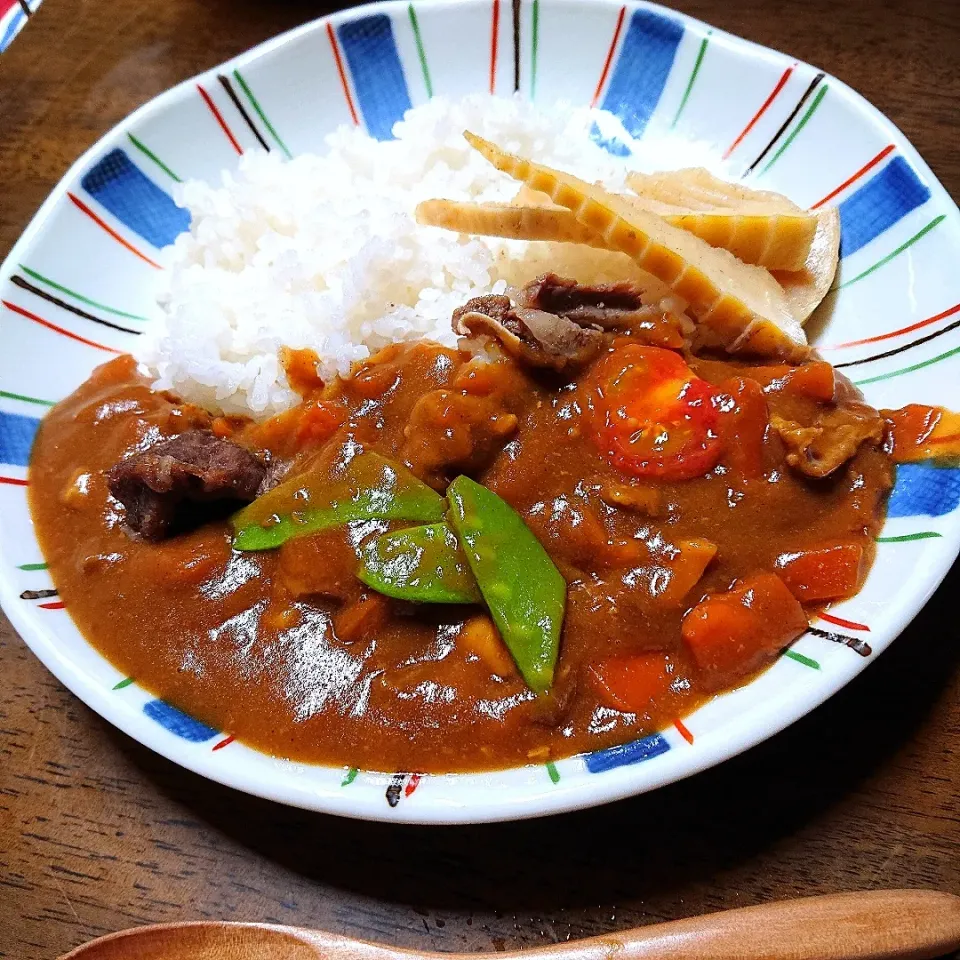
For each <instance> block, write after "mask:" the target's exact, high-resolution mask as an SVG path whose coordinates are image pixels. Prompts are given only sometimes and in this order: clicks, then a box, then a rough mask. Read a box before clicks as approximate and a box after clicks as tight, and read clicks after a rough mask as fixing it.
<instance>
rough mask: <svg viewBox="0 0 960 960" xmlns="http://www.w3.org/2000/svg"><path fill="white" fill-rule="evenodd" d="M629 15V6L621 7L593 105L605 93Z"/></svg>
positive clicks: (593, 105) (592, 105)
mask: <svg viewBox="0 0 960 960" xmlns="http://www.w3.org/2000/svg"><path fill="white" fill-rule="evenodd" d="M626 15H627V8H626V7H621V8H620V16H619V17H617V29H616V30H614V32H613V40H612V41H611V43H610V50H609V51H608V52H607V60H606V63H604V65H603V73H601V74H600V82H599V83H598V84H597V89H596V90H595V91H594V94H593V102H592V103H591V104H590V106H591V107H595V106H596V105H597V104H598V103H599V102H600V94H601V93H603V85H604V84H605V83H606V82H607V74H608V73H610V65H611V64H612V63H613V55H614V53H616V50H617V43H618V42H619V40H620V31H621V30H622V29H623V18H624V17H625V16H626Z"/></svg>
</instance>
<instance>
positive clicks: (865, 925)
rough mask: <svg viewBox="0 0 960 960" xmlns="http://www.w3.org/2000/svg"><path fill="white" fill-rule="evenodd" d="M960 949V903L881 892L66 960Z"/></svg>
mask: <svg viewBox="0 0 960 960" xmlns="http://www.w3.org/2000/svg"><path fill="white" fill-rule="evenodd" d="M958 947H960V897H955V896H952V895H951V894H948V893H937V892H936V891H933V890H876V891H872V892H866V893H839V894H832V895H830V896H824V897H807V898H805V899H800V900H783V901H780V902H779V903H769V904H765V905H763V906H759V907H746V908H744V909H742V910H728V911H727V912H725V913H712V914H707V915H706V916H702V917H692V918H690V919H689V920H677V921H675V922H673V923H658V924H654V925H653V926H648V927H641V928H639V929H635V930H623V931H621V932H619V933H615V934H610V935H609V936H605V937H593V938H591V939H589V940H580V941H579V942H576V943H565V944H558V945H556V946H551V947H538V948H535V949H532V950H522V951H520V950H516V951H512V952H509V953H497V954H475V953H474V954H465V953H446V954H439V953H424V952H422V951H413V950H398V949H395V948H393V947H384V946H380V945H378V944H375V943H367V942H365V941H362V940H353V939H351V938H349V937H338V936H335V935H334V934H331V933H319V932H315V931H313V930H305V929H301V928H298V927H277V926H270V925H269V924H263V923H168V924H160V925H158V926H152V927H139V928H135V929H133V930H126V931H123V932H122V933H114V934H110V936H107V937H101V938H100V939H98V940H93V941H91V942H90V943H88V944H86V945H84V946H82V947H78V948H77V949H76V950H74V951H72V952H71V953H68V954H66V955H65V956H64V957H62V958H61V960H130V958H131V957H136V958H137V960H318V958H323V960H410V958H411V957H422V958H434V960H440V958H444V960H476V958H478V957H481V958H482V957H490V958H493V957H494V956H496V957H497V960H531V958H538V960H539V958H547V960H932V958H934V957H940V956H942V955H943V954H945V953H949V952H950V951H951V950H955V949H957V948H958Z"/></svg>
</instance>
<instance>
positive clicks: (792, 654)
mask: <svg viewBox="0 0 960 960" xmlns="http://www.w3.org/2000/svg"><path fill="white" fill-rule="evenodd" d="M783 655H784V656H785V657H789V658H790V659H791V660H796V661H797V663H802V664H803V665H804V666H805V667H811V668H812V669H814V670H819V669H820V664H819V663H817V661H816V660H812V659H811V658H810V657H805V656H804V655H803V654H802V653H797V651H796V650H784V651H783Z"/></svg>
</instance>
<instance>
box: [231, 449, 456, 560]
mask: <svg viewBox="0 0 960 960" xmlns="http://www.w3.org/2000/svg"><path fill="white" fill-rule="evenodd" d="M446 506H447V503H446V500H444V498H443V497H441V496H440V494H439V493H437V492H436V491H435V490H431V489H430V487H428V486H427V485H426V484H425V483H423V482H422V481H421V480H418V479H417V478H416V477H415V476H414V475H413V474H412V473H411V472H410V471H409V470H408V469H407V468H406V467H403V466H400V464H397V463H391V462H390V461H389V460H386V459H384V458H383V457H381V456H380V455H379V454H376V453H361V454H359V455H358V456H356V457H354V458H353V459H352V460H351V461H350V462H349V463H348V464H347V465H346V467H345V468H344V469H343V472H342V473H341V474H340V476H338V477H335V478H333V479H331V478H329V477H327V476H320V475H317V474H310V473H306V474H302V475H300V476H297V477H293V478H292V479H290V480H287V481H285V482H284V483H281V484H280V485H279V486H277V487H274V489H273V490H271V491H269V492H268V493H265V494H264V495H263V496H262V497H258V498H257V499H256V500H254V501H253V503H251V504H250V505H249V506H246V507H244V508H243V509H242V510H240V511H239V512H238V513H235V514H234V515H233V517H231V519H230V522H231V524H232V525H233V529H234V534H235V535H234V538H233V548H234V549H235V550H272V549H274V548H275V547H279V546H280V545H281V544H283V543H285V542H286V541H287V540H292V539H293V538H294V537H304V536H307V535H308V534H311V533H317V532H318V531H320V530H326V529H329V528H330V527H339V526H343V525H344V524H347V523H350V522H351V521H353V520H406V521H409V522H410V523H436V522H439V521H441V520H443V516H444V512H445V511H446Z"/></svg>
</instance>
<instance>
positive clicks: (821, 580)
mask: <svg viewBox="0 0 960 960" xmlns="http://www.w3.org/2000/svg"><path fill="white" fill-rule="evenodd" d="M775 566H776V568H777V573H778V574H779V575H780V578H781V579H782V580H783V582H784V583H785V584H786V585H787V587H788V589H789V590H790V592H791V593H792V594H793V595H794V596H795V597H796V598H797V599H798V600H800V601H802V602H803V603H813V602H815V601H818V600H843V599H845V598H846V597H852V596H853V595H854V594H855V593H856V592H857V590H858V589H859V587H860V572H861V569H862V567H863V547H862V546H860V544H858V543H837V544H832V545H831V546H828V547H819V548H817V549H816V550H798V551H796V552H794V553H781V554H780V556H779V557H777V561H776V564H775Z"/></svg>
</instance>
